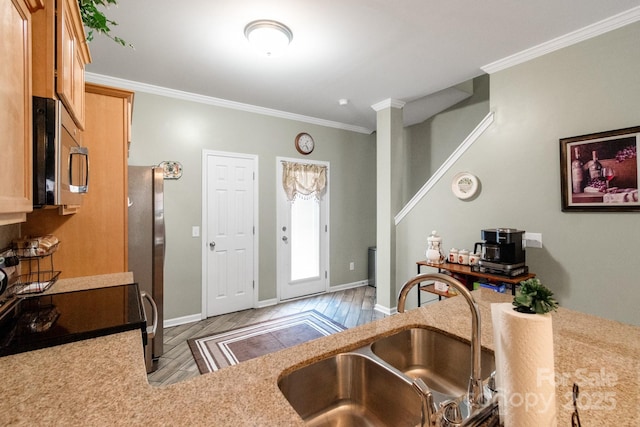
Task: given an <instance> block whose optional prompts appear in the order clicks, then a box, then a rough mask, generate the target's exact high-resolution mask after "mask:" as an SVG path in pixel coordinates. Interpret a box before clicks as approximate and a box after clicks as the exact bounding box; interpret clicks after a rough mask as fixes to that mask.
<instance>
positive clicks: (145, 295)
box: [140, 291, 158, 338]
mask: <svg viewBox="0 0 640 427" xmlns="http://www.w3.org/2000/svg"><path fill="white" fill-rule="evenodd" d="M140 296H141V297H142V298H143V299H146V300H147V301H149V304H151V308H152V310H153V311H152V313H151V318H152V319H153V323H152V325H151V326H147V338H153V337H154V336H155V335H156V330H157V329H158V306H157V305H156V302H155V301H154V300H153V298H152V297H151V295H149V294H148V293H146V292H145V291H140ZM142 311H143V312H144V317H145V319H146V318H147V313H146V311H145V309H144V304H142Z"/></svg>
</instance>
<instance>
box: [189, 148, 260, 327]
mask: <svg viewBox="0 0 640 427" xmlns="http://www.w3.org/2000/svg"><path fill="white" fill-rule="evenodd" d="M208 156H219V157H236V158H242V159H248V160H253V170H254V173H255V179H254V180H253V195H254V196H253V217H254V227H255V232H254V236H253V280H254V282H255V286H254V288H253V307H254V308H255V307H257V305H258V294H259V292H258V290H259V288H260V280H259V277H260V276H259V275H258V272H259V258H260V257H259V253H258V248H259V247H260V245H259V236H260V230H259V224H260V221H259V218H260V217H259V215H258V214H259V204H258V199H259V197H258V177H259V176H260V175H259V174H258V163H259V162H258V156H257V155H255V154H246V153H232V152H228V151H215V150H206V149H204V150H202V196H201V204H202V217H201V221H202V230H201V232H200V252H201V263H202V269H201V275H202V278H201V281H202V312H201V313H200V318H201V319H203V320H204V319H206V318H207V296H208V287H207V268H208V263H207V251H208V245H207V241H206V236H208V230H209V224H208V223H207V218H208V216H207V203H206V201H207V185H208V178H209V176H208V169H207V157H208Z"/></svg>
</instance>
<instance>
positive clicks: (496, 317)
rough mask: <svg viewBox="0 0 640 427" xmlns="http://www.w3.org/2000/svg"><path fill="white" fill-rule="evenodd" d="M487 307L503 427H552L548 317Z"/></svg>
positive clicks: (510, 307)
mask: <svg viewBox="0 0 640 427" xmlns="http://www.w3.org/2000/svg"><path fill="white" fill-rule="evenodd" d="M513 308H514V306H513V305H512V304H511V303H503V304H491V318H492V321H493V341H494V348H495V358H496V386H497V388H498V391H499V393H500V418H501V421H502V422H503V423H504V425H505V426H506V427H511V426H514V427H539V426H556V425H557V418H556V394H555V391H556V388H555V379H554V377H555V369H554V363H553V328H552V324H551V315H550V314H548V313H547V314H523V313H519V312H517V311H515V310H514V309H513Z"/></svg>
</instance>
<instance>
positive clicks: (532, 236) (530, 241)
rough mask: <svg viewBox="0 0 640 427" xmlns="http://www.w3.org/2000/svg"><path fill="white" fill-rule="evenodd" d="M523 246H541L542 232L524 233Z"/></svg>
mask: <svg viewBox="0 0 640 427" xmlns="http://www.w3.org/2000/svg"><path fill="white" fill-rule="evenodd" d="M524 243H525V244H524V246H525V247H527V248H542V233H528V232H525V233H524Z"/></svg>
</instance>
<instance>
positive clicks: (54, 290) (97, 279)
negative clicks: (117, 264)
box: [41, 271, 133, 295]
mask: <svg viewBox="0 0 640 427" xmlns="http://www.w3.org/2000/svg"><path fill="white" fill-rule="evenodd" d="M129 283H133V273H132V272H130V271H129V272H126V273H110V274H101V275H97V276H89V277H72V278H68V279H60V280H57V281H56V282H55V283H54V284H53V285H51V287H50V288H49V289H47V290H46V291H44V292H43V293H42V294H41V295H48V294H59V293H61V292H73V291H83V290H85V289H97V288H105V287H107V286H118V285H128V284H129Z"/></svg>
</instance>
